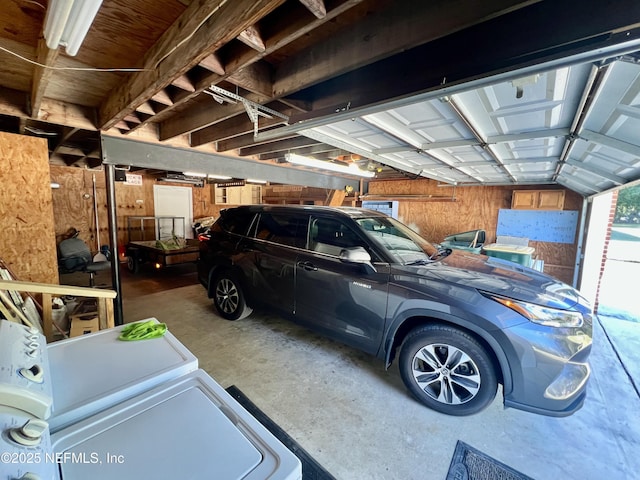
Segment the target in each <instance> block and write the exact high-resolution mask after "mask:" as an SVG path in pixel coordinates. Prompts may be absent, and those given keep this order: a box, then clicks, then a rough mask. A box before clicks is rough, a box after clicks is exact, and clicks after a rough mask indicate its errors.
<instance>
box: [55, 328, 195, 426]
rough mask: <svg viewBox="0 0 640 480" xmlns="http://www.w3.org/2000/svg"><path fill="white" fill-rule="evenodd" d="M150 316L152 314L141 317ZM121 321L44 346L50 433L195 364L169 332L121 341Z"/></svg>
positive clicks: (153, 385)
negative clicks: (50, 393)
mask: <svg viewBox="0 0 640 480" xmlns="http://www.w3.org/2000/svg"><path fill="white" fill-rule="evenodd" d="M149 320H152V321H155V322H156V323H157V322H158V321H157V320H156V319H155V318H152V319H146V320H142V321H149ZM123 328H124V325H123V326H120V327H116V328H113V329H109V330H101V331H99V332H96V333H93V334H90V335H84V336H80V337H74V338H70V339H67V340H62V341H59V342H55V343H52V344H50V345H49V346H48V347H47V353H48V356H49V368H50V370H51V383H52V385H53V405H54V407H53V414H52V415H51V418H50V419H49V428H50V429H51V432H55V431H57V430H59V429H61V428H63V427H65V426H67V425H70V424H72V423H75V422H77V421H79V420H81V419H83V418H86V417H88V416H90V415H93V414H94V413H98V412H99V411H101V410H104V409H105V408H107V407H110V406H112V405H115V404H117V403H120V402H122V401H124V400H126V399H128V398H131V397H133V396H135V395H137V394H139V393H142V392H144V391H146V390H149V389H150V388H152V387H155V386H156V385H159V384H161V383H163V382H166V381H167V380H170V379H172V378H176V377H179V376H181V375H184V374H186V373H189V372H192V371H194V370H196V369H197V368H198V359H197V358H196V357H195V356H194V355H193V354H192V353H191V352H190V351H189V350H188V349H187V348H186V347H185V346H184V345H183V344H182V343H181V342H180V341H179V340H178V339H177V338H176V337H175V336H174V335H172V334H171V332H168V331H167V332H166V333H165V334H164V335H163V336H162V337H160V338H154V339H150V340H142V341H137V342H126V341H121V340H118V336H119V335H120V331H121V330H122V329H123Z"/></svg>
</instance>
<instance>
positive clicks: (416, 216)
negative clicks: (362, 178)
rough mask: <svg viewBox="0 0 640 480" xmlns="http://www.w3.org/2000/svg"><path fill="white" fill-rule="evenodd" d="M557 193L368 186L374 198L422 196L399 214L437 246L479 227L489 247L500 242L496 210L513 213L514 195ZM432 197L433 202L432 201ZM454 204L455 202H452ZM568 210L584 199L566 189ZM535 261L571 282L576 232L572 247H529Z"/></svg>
mask: <svg viewBox="0 0 640 480" xmlns="http://www.w3.org/2000/svg"><path fill="white" fill-rule="evenodd" d="M544 188H552V189H559V188H562V187H559V186H555V185H554V186H552V187H540V186H536V187H517V188H515V187H449V186H445V187H442V186H438V183H437V182H435V181H433V180H427V179H425V180H394V181H375V182H371V183H370V184H369V193H370V194H372V195H388V196H392V195H421V196H422V200H421V201H407V200H401V201H400V202H399V205H398V215H399V217H400V218H401V220H402V222H403V223H405V224H407V225H409V226H411V227H413V228H414V229H415V230H416V231H419V232H420V233H421V235H422V236H423V237H425V238H426V239H428V240H430V241H432V242H435V243H439V242H441V241H443V240H444V237H446V236H447V235H451V234H453V233H457V232H464V231H467V230H474V229H477V228H481V229H483V230H485V231H486V233H487V242H486V243H494V242H495V241H496V229H497V226H498V210H500V209H505V208H511V196H512V193H513V190H516V189H517V190H525V189H533V190H541V189H544ZM429 196H430V198H428V197H429ZM453 199H455V201H451V200H453ZM564 210H577V211H579V212H580V211H581V210H582V197H581V196H580V195H578V194H577V193H575V192H572V191H570V190H566V196H565V204H564ZM529 245H530V246H532V247H534V248H535V252H536V253H535V256H536V258H539V259H542V260H544V262H545V272H546V273H548V274H550V275H552V276H554V277H556V278H558V279H560V280H562V281H564V282H567V283H571V282H572V280H573V267H574V262H575V258H576V251H577V233H576V239H575V241H574V243H573V244H565V243H548V242H535V241H531V242H529Z"/></svg>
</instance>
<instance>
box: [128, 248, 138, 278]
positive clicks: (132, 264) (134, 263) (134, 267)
mask: <svg viewBox="0 0 640 480" xmlns="http://www.w3.org/2000/svg"><path fill="white" fill-rule="evenodd" d="M127 268H128V269H129V271H130V272H131V273H134V274H135V273H138V271H139V270H140V261H139V260H138V256H137V255H136V254H135V253H134V252H131V253H130V254H129V256H128V257H127Z"/></svg>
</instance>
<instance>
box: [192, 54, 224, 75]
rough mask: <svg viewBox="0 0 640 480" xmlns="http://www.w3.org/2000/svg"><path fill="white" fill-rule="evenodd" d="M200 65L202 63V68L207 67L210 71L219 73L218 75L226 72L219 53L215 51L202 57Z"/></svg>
mask: <svg viewBox="0 0 640 480" xmlns="http://www.w3.org/2000/svg"><path fill="white" fill-rule="evenodd" d="M198 65H200V66H201V67H202V68H206V69H207V70H209V71H210V72H213V73H217V74H218V75H224V74H225V71H224V65H223V64H222V61H221V60H220V58H219V57H218V55H216V54H215V53H212V54H211V55H209V56H208V57H205V58H204V59H202V61H200V63H199V64H198Z"/></svg>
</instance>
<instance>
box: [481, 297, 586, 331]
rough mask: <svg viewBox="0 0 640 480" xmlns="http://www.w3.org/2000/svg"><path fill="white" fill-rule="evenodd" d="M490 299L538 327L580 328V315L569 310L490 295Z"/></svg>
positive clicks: (581, 320)
mask: <svg viewBox="0 0 640 480" xmlns="http://www.w3.org/2000/svg"><path fill="white" fill-rule="evenodd" d="M490 298H492V299H493V300H495V301H496V302H499V303H501V304H502V305H504V306H505V307H508V308H510V309H511V310H515V311H516V312H518V313H519V314H520V315H522V316H523V317H526V318H527V319H529V320H531V321H532V322H534V323H539V324H540V325H547V326H549V327H581V326H582V322H583V319H582V314H581V313H579V312H572V311H569V310H560V309H559V308H551V307H543V306H542V305H536V304H535V303H529V302H521V301H519V300H513V299H511V298H505V297H498V296H496V295H490Z"/></svg>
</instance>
